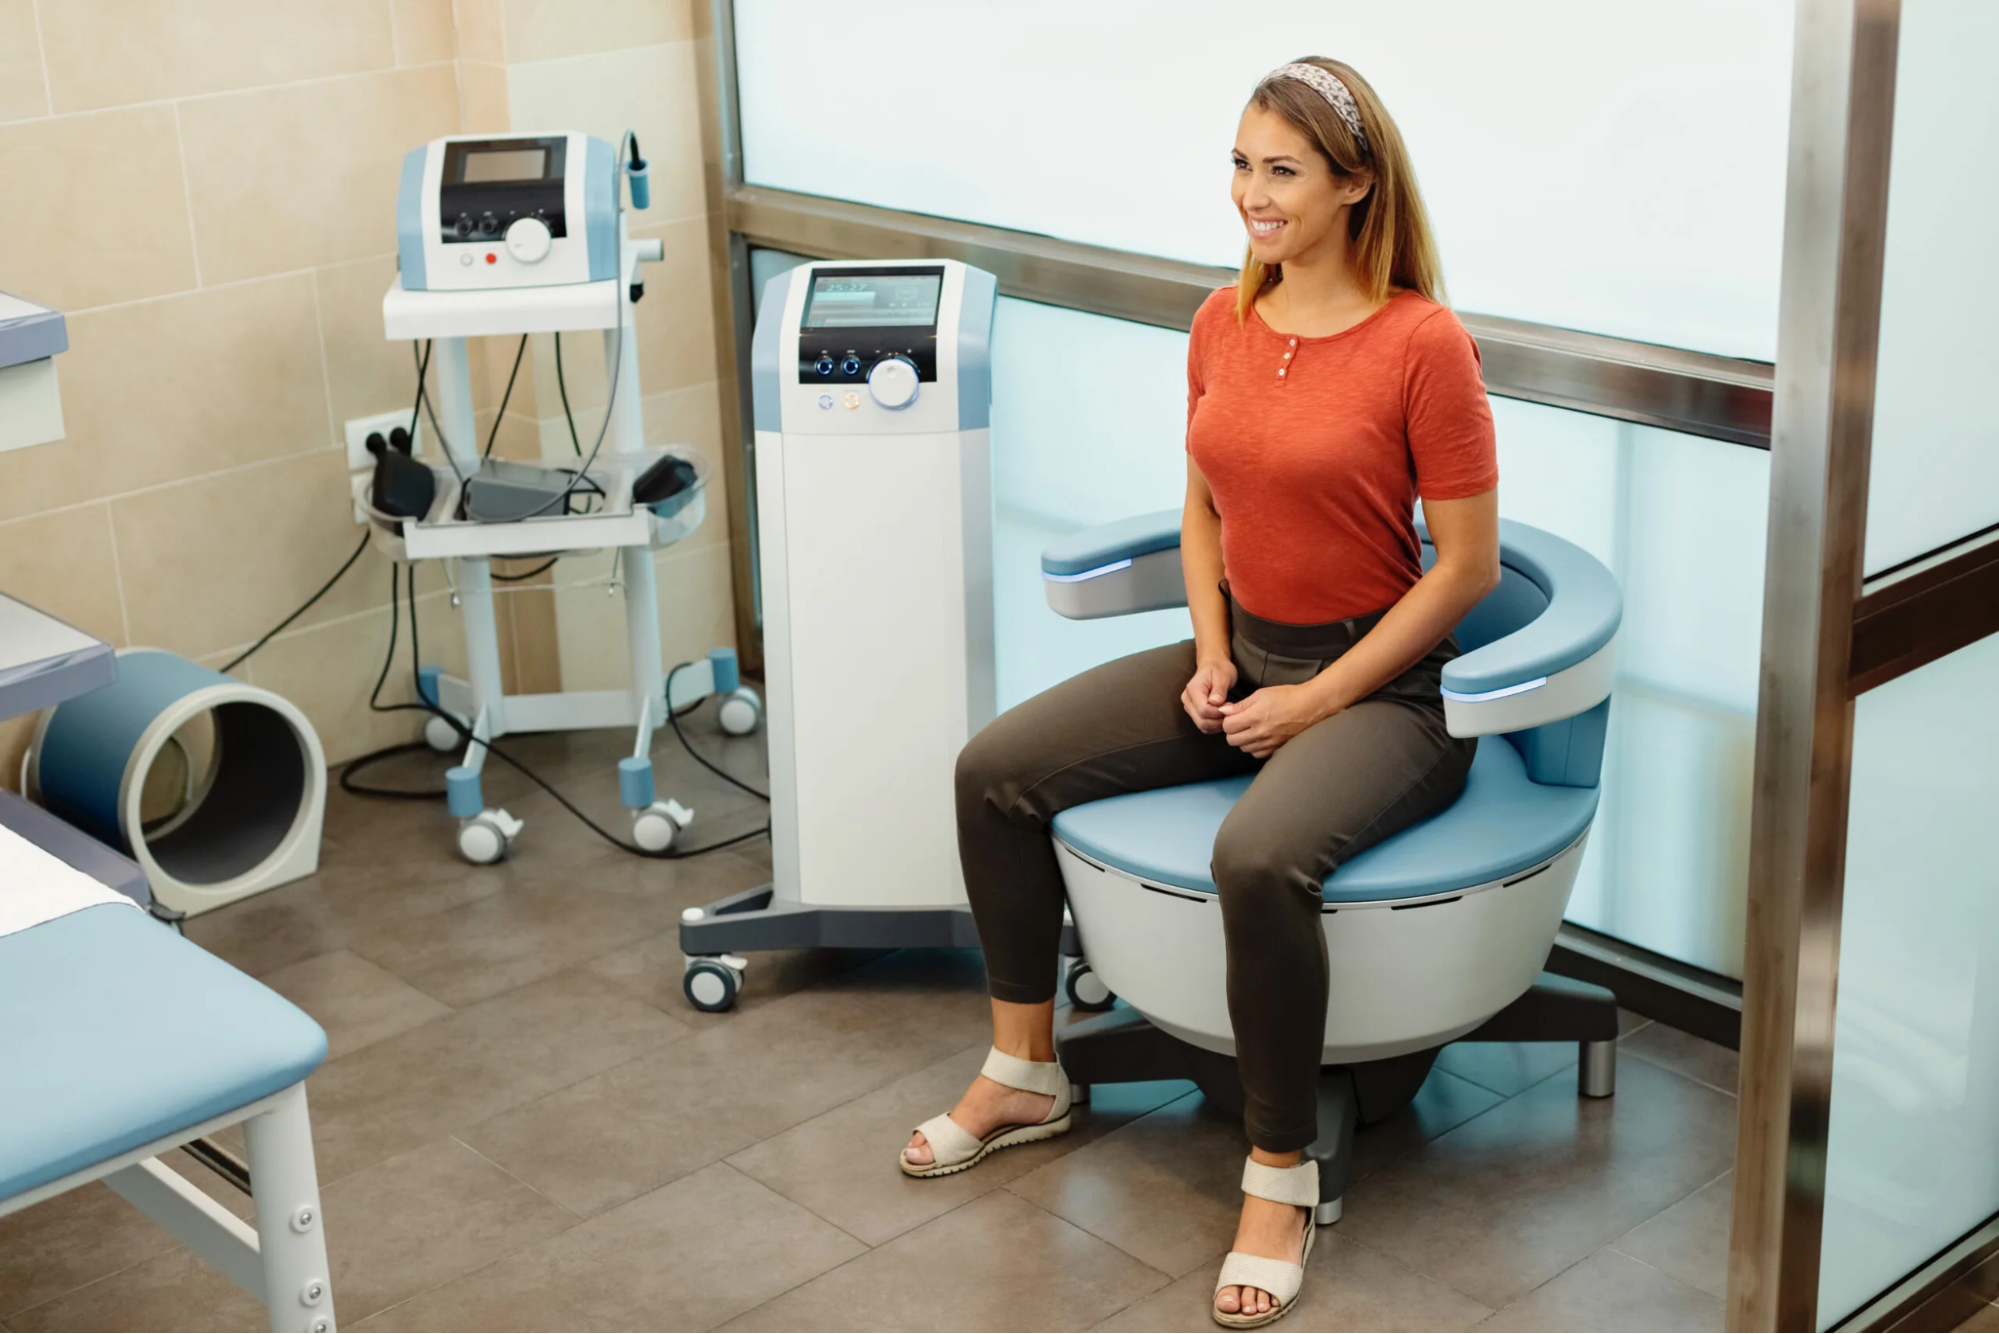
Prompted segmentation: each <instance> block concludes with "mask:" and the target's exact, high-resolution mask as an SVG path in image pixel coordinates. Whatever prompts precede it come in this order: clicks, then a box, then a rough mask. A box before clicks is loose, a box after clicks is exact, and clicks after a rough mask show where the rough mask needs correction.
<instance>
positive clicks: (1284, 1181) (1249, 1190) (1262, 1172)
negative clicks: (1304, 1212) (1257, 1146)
mask: <svg viewBox="0 0 1999 1334" xmlns="http://www.w3.org/2000/svg"><path fill="white" fill-rule="evenodd" d="M1242 1193H1243V1194H1245V1195H1254V1196H1255V1197H1256V1198H1257V1199H1259V1200H1269V1201H1271V1202H1272V1203H1274V1204H1289V1205H1295V1206H1297V1207H1298V1208H1300V1209H1316V1208H1318V1207H1319V1164H1318V1161H1317V1160H1316V1159H1313V1158H1303V1159H1300V1160H1299V1161H1298V1163H1297V1165H1296V1166H1293V1167H1270V1166H1268V1165H1266V1164H1264V1163H1259V1162H1258V1161H1256V1159H1254V1158H1248V1159H1245V1160H1244V1161H1243V1165H1242Z"/></svg>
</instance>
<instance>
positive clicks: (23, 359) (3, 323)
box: [0, 292, 69, 369]
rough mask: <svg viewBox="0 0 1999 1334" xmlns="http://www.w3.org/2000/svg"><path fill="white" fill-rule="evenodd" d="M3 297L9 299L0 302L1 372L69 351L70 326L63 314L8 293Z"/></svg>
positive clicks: (0, 294) (1, 293)
mask: <svg viewBox="0 0 1999 1334" xmlns="http://www.w3.org/2000/svg"><path fill="white" fill-rule="evenodd" d="M0 297H7V298H8V299H7V300H5V301H0V369H5V368H6V367H8V366H20V365H23V364H25V363H27V362H30V361H43V360H46V359H47V358H49V357H53V356H54V355H56V353H58V352H67V351H68V350H69V325H68V324H67V323H65V322H64V320H63V317H62V312H61V311H59V310H50V309H49V308H48V307H47V306H38V305H36V304H35V303H34V302H32V301H29V300H27V299H26V298H24V297H18V296H11V295H10V294H9V293H6V292H0ZM17 303H18V304H17Z"/></svg>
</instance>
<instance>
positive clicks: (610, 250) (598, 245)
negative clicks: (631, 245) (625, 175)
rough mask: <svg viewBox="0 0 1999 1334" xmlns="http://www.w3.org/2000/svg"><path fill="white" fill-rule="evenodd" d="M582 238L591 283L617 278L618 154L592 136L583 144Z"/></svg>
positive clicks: (615, 150)
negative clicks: (586, 251) (585, 246)
mask: <svg viewBox="0 0 1999 1334" xmlns="http://www.w3.org/2000/svg"><path fill="white" fill-rule="evenodd" d="M583 238H584V240H585V241H587V242H588V243H589V246H590V281H591V282H593V283H595V282H602V281H603V280H604V279H606V278H615V277H617V276H618V150H617V149H615V148H613V147H611V145H609V144H607V143H605V142H604V141H603V140H602V139H599V138H597V137H596V136H595V135H592V136H590V137H588V138H586V139H585V140H584V141H583Z"/></svg>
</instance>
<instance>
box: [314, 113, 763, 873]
mask: <svg viewBox="0 0 1999 1334" xmlns="http://www.w3.org/2000/svg"><path fill="white" fill-rule="evenodd" d="M626 145H631V154H632V159H633V160H632V161H631V162H629V163H628V162H627V161H625V160H624V148H625V146H626ZM636 159H637V148H636V145H633V144H632V141H631V139H630V138H629V136H627V138H626V141H625V144H624V145H620V146H619V147H618V148H615V149H614V148H613V147H612V146H611V145H610V144H608V143H606V142H605V141H603V140H601V139H595V138H592V137H591V136H589V135H584V134H576V133H561V134H515V135H509V136H506V137H504V138H493V137H490V136H487V137H480V136H454V137H447V138H443V139H437V140H433V141H432V142H430V143H428V144H426V145H424V146H423V147H420V148H417V149H414V150H412V151H411V152H410V153H409V155H408V156H407V157H406V158H405V159H404V162H403V172H402V188H401V191H400V194H399V195H398V201H397V232H398V246H397V258H398V263H397V268H398V273H397V277H396V281H395V282H394V284H393V285H391V287H390V288H389V290H388V292H387V294H386V295H385V296H384V297H383V298H382V323H383V329H384V332H385V333H386V335H387V336H388V337H389V338H390V339H391V340H402V339H409V340H417V341H425V342H429V343H430V344H431V348H432V350H431V353H430V365H431V369H432V371H433V384H434V386H435V389H434V400H433V401H434V405H435V408H436V418H437V425H438V427H439V431H440V434H441V435H442V436H443V442H442V443H443V447H444V450H445V452H446V455H447V457H446V460H445V466H442V467H438V466H435V465H433V473H434V475H435V477H436V479H437V500H436V503H435V504H434V505H433V506H432V508H431V510H430V512H429V514H427V515H426V516H424V517H422V518H420V519H419V518H412V519H404V520H401V521H399V522H398V521H396V520H394V519H391V518H389V517H388V516H384V515H381V514H377V513H375V512H373V511H372V509H371V508H370V506H369V503H368V502H369V493H368V479H367V478H366V477H365V476H363V477H361V478H359V479H357V481H356V483H355V488H354V506H355V512H356V516H357V518H359V519H360V520H362V521H363V522H367V523H371V524H372V525H373V526H374V528H375V532H376V541H377V543H378V545H380V546H382V547H383V548H384V549H385V550H386V551H387V552H388V554H390V555H391V556H393V557H395V558H397V559H404V560H409V561H411V562H415V561H419V560H448V561H450V562H451V563H452V565H453V567H454V578H453V586H454V589H455V592H456V598H457V601H458V603H459V606H460V608H461V610H462V613H463V616H464V623H465V653H466V659H467V665H468V668H469V671H468V673H467V678H466V679H461V678H459V677H456V676H451V675H448V674H446V673H444V672H443V671H441V670H439V669H437V668H435V667H431V666H426V667H424V668H422V669H421V673H420V681H421V684H420V688H421V689H422V690H423V691H424V693H425V694H426V696H427V697H428V698H429V701H430V702H431V703H432V704H433V705H436V706H439V707H441V708H442V709H443V710H444V711H445V712H447V713H449V714H451V715H453V716H454V717H456V718H457V719H459V720H460V723H461V725H462V726H463V727H464V728H465V729H467V730H468V731H469V734H470V737H469V739H466V738H465V737H464V735H463V734H461V732H460V730H459V728H456V727H452V726H451V725H450V724H449V723H448V722H447V721H446V720H445V719H442V718H432V719H431V722H430V725H429V726H428V727H427V728H426V729H425V736H426V738H427V739H428V740H429V741H430V743H431V745H432V746H434V747H436V748H437V749H439V750H451V749H455V748H456V747H457V746H458V745H459V743H460V742H461V740H462V741H464V748H465V749H464V759H463V761H462V762H461V763H460V764H459V765H458V766H457V767H454V768H453V769H452V770H451V771H450V772H449V773H448V774H447V775H446V790H447V800H448V802H449V805H450V808H451V812H452V814H453V815H455V816H457V817H458V820H459V826H458V834H457V841H458V849H459V851H460V853H462V854H463V855H464V856H465V857H466V858H467V859H468V860H470V861H473V862H492V861H497V860H499V859H500V858H501V857H503V856H505V855H506V853H507V850H508V848H509V846H510V845H511V844H512V843H513V841H514V839H515V838H516V837H517V836H518V835H519V833H520V830H521V822H520V821H519V820H517V819H515V818H514V817H513V816H511V815H509V814H508V813H507V812H506V811H505V810H500V809H494V808H489V807H488V806H487V805H486V804H485V800H484V796H483V793H482V791H481V785H480V773H481V770H482V769H483V767H484V764H485V760H486V752H487V747H486V745H485V744H484V743H486V742H489V741H497V740H499V739H500V738H502V737H505V736H507V735H509V734H511V733H516V732H548V731H566V730H570V729H576V728H593V727H595V728H603V727H631V728H633V729H635V733H636V737H635V743H634V746H633V750H632V754H631V756H630V757H628V758H626V759H624V760H621V761H620V762H619V765H618V785H619V795H620V798H621V800H622V802H623V804H624V805H625V806H626V807H627V808H628V809H629V810H630V811H631V812H632V836H633V839H634V841H635V842H636V843H637V844H638V845H639V846H640V847H641V848H644V849H645V850H647V851H650V852H663V851H666V850H667V849H668V848H670V847H671V845H672V843H673V841H674V839H675V838H676V837H677V835H678V834H679V832H680V831H681V830H682V829H683V828H684V827H685V826H686V825H687V823H688V821H689V820H690V819H692V817H693V812H691V811H689V810H687V809H686V808H685V807H683V806H681V805H680V804H679V803H677V802H674V801H672V800H670V799H669V800H660V799H658V798H657V796H656V794H655V792H654V788H653V779H652V761H651V759H650V758H649V755H650V750H651V743H652V733H653V729H654V728H655V727H658V726H660V725H661V724H663V723H665V722H666V718H667V712H668V711H669V710H673V711H678V710H680V709H683V708H686V707H687V706H689V705H691V704H693V703H696V702H698V701H699V700H701V699H702V698H703V697H705V696H707V695H709V694H721V695H724V696H725V697H726V698H725V699H724V701H723V706H722V713H721V722H722V726H723V728H724V729H725V730H727V731H729V732H731V733H734V734H738V735H740V734H743V733H747V732H750V731H752V730H754V729H755V728H756V726H757V723H758V720H759V718H760V715H761V712H762V701H761V700H760V699H759V698H758V696H757V695H756V693H755V692H754V691H751V690H749V689H748V688H746V687H744V686H742V684H741V682H740V681H739V679H738V677H737V671H736V657H735V653H734V651H733V650H730V649H717V650H715V651H713V652H711V653H710V654H709V655H708V656H707V657H706V658H704V659H700V660H698V661H696V662H693V663H690V664H687V665H686V666H684V667H682V668H680V669H678V670H677V671H676V672H675V674H674V675H673V677H672V698H671V699H670V700H669V699H668V696H667V681H668V678H667V675H666V673H665V671H664V669H663V665H662V662H661V654H660V638H659V604H658V596H659V595H658V589H657V587H656V584H657V579H656V575H655V571H654V568H653V562H652V552H653V550H654V549H655V548H656V547H660V546H665V545H667V544H669V543H671V542H675V541H678V540H680V539H681V538H683V537H685V536H687V535H688V534H689V533H691V532H693V531H694V529H695V528H696V527H698V526H699V525H700V523H701V520H702V518H703V515H704V512H705V501H704V498H703V491H704V489H705V467H706V463H705V460H699V459H697V458H695V457H694V456H692V455H691V454H690V453H689V451H686V450H681V449H672V450H663V449H648V448H647V447H646V445H645V422H644V418H643V416H642V412H641V408H640V400H641V392H640V386H639V358H638V329H637V326H636V324H635V322H634V319H633V303H634V302H635V301H637V300H638V298H639V297H640V296H641V295H642V294H643V291H644V287H643V283H642V282H641V280H640V278H639V272H638V266H639V265H640V264H641V263H645V262H657V261H658V260H659V259H660V258H661V245H660V242H659V241H658V240H656V239H655V240H641V241H635V240H633V239H631V237H630V236H629V235H628V234H627V230H626V226H625V214H624V209H623V207H622V205H621V201H620V194H621V191H620V182H621V180H628V181H629V182H630V185H631V194H632V203H633V206H634V207H637V208H644V207H645V206H646V204H647V202H648V198H647V195H648V188H647V185H646V179H645V172H644V167H643V165H642V164H640V163H638V162H637V160H636ZM585 330H596V331H599V332H600V333H601V335H602V338H603V345H604V364H605V375H606V379H607V381H608V397H609V421H608V422H607V423H606V424H605V425H604V427H603V434H602V435H601V436H600V437H599V441H600V443H601V445H602V448H601V450H600V449H589V450H587V451H586V456H585V457H584V458H582V459H580V460H576V461H575V462H574V464H573V466H557V465H555V464H550V465H547V466H548V469H549V471H550V472H551V473H553V474H555V475H557V476H559V477H564V478H572V479H576V481H577V484H578V488H579V489H578V494H579V495H580V494H582V489H581V488H582V487H583V486H584V485H585V484H587V487H588V493H589V495H590V497H591V498H593V499H597V500H599V502H600V503H598V504H597V505H596V506H595V508H594V509H592V510H591V511H590V512H588V513H582V514H572V513H568V512H567V511H568V510H569V509H570V508H571V506H569V505H568V504H566V503H565V504H562V505H560V506H551V507H550V512H549V513H546V514H537V515H534V516H532V517H527V518H520V519H516V520H514V521H511V522H486V521H478V520H476V519H471V518H467V517H464V513H465V512H464V509H463V507H462V506H461V504H460V493H461V490H462V488H463V487H464V484H465V482H466V480H467V479H469V478H471V477H473V476H474V475H475V474H476V473H477V472H478V471H479V469H480V466H481V459H480V456H479V447H478V446H479V441H478V427H477V424H476V421H475V418H474V410H473V401H472V380H471V373H470V368H469V364H468V360H467V355H466V344H465V340H466V339H467V338H473V337H484V336H494V335H513V336H519V335H523V334H537V333H566V332H575V331H585ZM585 439H586V440H587V439H588V437H585ZM669 453H671V454H678V455H681V456H683V457H687V458H688V459H689V461H690V462H693V463H695V464H696V465H697V471H699V472H700V473H701V476H702V481H701V482H698V483H697V484H696V485H694V486H690V487H687V488H685V489H684V490H683V491H681V492H680V493H679V494H677V495H675V496H674V497H673V498H672V500H671V501H670V502H667V503H662V504H659V505H657V506H648V505H645V504H642V503H635V502H634V500H633V496H632V487H633V483H634V482H635V481H636V480H637V479H638V477H639V476H640V475H641V474H642V473H643V472H644V471H645V470H646V468H647V467H648V466H650V465H652V464H654V463H656V462H658V461H659V460H660V459H661V458H662V457H664V456H665V455H667V454H669ZM560 485H562V484H561V483H558V486H560ZM600 493H601V495H600ZM607 548H609V549H615V550H616V551H617V552H618V553H619V560H618V570H619V577H620V579H621V581H622V585H623V592H624V603H625V636H626V649H627V655H628V658H629V666H630V673H631V686H630V687H629V688H628V689H625V690H566V691H555V692H550V693H545V694H516V695H509V694H507V693H506V692H505V689H504V688H503V686H502V684H501V675H500V651H499V635H498V626H497V622H496V619H495V615H494V602H493V596H494V595H493V576H492V571H491V561H492V558H494V557H516V558H518V557H526V556H547V555H553V554H560V553H566V552H580V551H594V550H602V549H607Z"/></svg>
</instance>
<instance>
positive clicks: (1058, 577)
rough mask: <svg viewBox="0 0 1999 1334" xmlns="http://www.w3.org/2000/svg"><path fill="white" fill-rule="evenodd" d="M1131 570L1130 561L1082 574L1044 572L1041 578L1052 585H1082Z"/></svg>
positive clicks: (1103, 566)
mask: <svg viewBox="0 0 1999 1334" xmlns="http://www.w3.org/2000/svg"><path fill="white" fill-rule="evenodd" d="M1130 568H1131V562H1130V561H1128V560H1119V561H1112V562H1111V563H1110V564H1109V565H1099V566H1098V567H1097V568H1096V569H1094V570H1085V571H1083V572H1082V573H1081V574H1050V573H1048V571H1046V570H1043V571H1042V572H1041V577H1042V579H1044V580H1045V581H1047V582H1048V583H1051V584H1080V583H1082V582H1083V581H1084V580H1085V579H1096V578H1100V577H1102V576H1103V575H1106V574H1116V573H1117V572H1118V571H1119V570H1129V569H1130Z"/></svg>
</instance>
